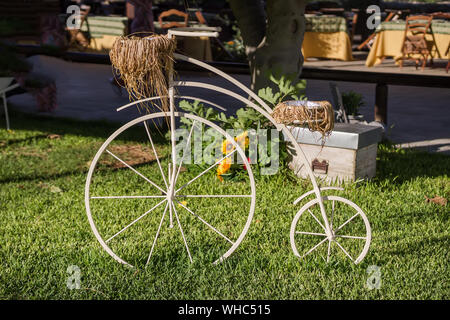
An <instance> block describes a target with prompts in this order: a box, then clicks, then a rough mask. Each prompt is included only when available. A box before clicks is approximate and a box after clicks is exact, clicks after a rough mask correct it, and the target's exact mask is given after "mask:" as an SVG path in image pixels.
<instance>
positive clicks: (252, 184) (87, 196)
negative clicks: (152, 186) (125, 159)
mask: <svg viewBox="0 0 450 320" xmlns="http://www.w3.org/2000/svg"><path fill="white" fill-rule="evenodd" d="M174 115H175V116H176V117H181V116H182V117H186V118H188V119H192V120H195V121H198V122H200V123H203V124H206V125H208V126H210V127H212V128H214V129H216V130H217V131H218V132H220V133H221V134H222V135H224V136H225V138H226V139H227V140H229V141H230V142H231V143H232V144H233V146H234V148H235V150H236V151H237V152H238V153H239V155H240V156H241V158H242V160H243V161H244V164H245V166H246V167H247V172H248V176H249V181H250V187H251V194H250V198H251V203H250V210H249V215H248V217H247V220H246V223H245V225H244V228H243V230H242V232H241V234H240V235H239V237H238V239H237V240H236V241H235V242H234V243H233V245H232V246H231V248H230V249H228V250H227V251H226V252H225V253H224V254H223V255H222V256H221V257H219V258H218V259H217V260H216V261H214V262H213V264H218V263H220V262H222V261H224V260H225V259H226V258H228V257H229V256H230V255H231V254H232V253H233V252H234V251H235V250H236V249H237V247H238V246H239V245H240V244H241V242H242V240H243V239H244V237H245V235H246V234H247V232H248V230H249V228H250V224H251V221H252V219H253V215H254V212H255V205H256V186H255V181H254V176H253V171H252V169H251V166H250V164H249V162H248V160H247V157H246V156H245V153H244V151H243V150H242V149H241V147H240V146H239V144H238V143H237V142H236V141H235V140H234V139H233V137H231V135H229V134H228V133H227V132H226V131H225V130H223V129H222V128H220V127H219V126H217V125H216V124H214V123H213V122H211V121H209V120H206V119H204V118H201V117H198V116H196V115H192V114H187V113H183V112H174ZM168 116H170V113H169V112H158V113H153V114H149V115H145V116H142V117H139V118H136V119H134V120H132V121H130V122H128V123H126V124H124V125H123V126H122V127H120V128H119V129H117V130H116V131H115V132H114V133H113V134H111V135H110V136H109V137H108V139H107V140H106V141H105V142H104V143H103V145H102V146H101V147H100V149H99V150H98V151H97V153H96V155H95V157H94V159H93V160H92V162H91V165H90V167H89V172H88V175H87V178H86V184H85V193H84V201H85V207H86V214H87V217H88V221H89V225H90V226H91V229H92V231H93V233H94V235H95V237H96V238H97V240H98V241H99V243H100V245H101V246H102V247H103V249H104V250H105V251H106V252H107V253H108V254H109V255H110V256H112V257H113V258H114V259H115V260H116V261H118V262H119V263H122V264H124V265H127V266H129V267H132V268H134V266H133V265H131V264H130V263H128V262H127V261H125V260H123V259H122V258H120V257H119V256H118V255H116V254H115V253H114V252H113V250H111V248H110V247H109V246H108V244H107V243H106V242H105V240H103V237H102V236H101V235H100V233H99V231H98V229H97V227H96V225H95V222H94V219H93V217H92V214H91V208H90V183H91V179H92V175H93V173H94V169H95V167H96V165H97V162H98V160H99V158H100V156H101V155H102V154H103V152H104V151H105V150H106V148H107V146H108V145H109V144H110V143H111V141H113V140H114V139H115V138H116V137H117V136H118V135H120V134H121V133H122V132H123V131H125V130H126V129H128V128H130V127H132V126H133V125H135V124H138V123H140V122H144V121H146V120H151V119H154V118H158V117H168ZM166 201H167V200H166ZM163 202H164V201H163ZM160 204H162V202H161V203H160Z"/></svg>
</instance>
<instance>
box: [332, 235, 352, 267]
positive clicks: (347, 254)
mask: <svg viewBox="0 0 450 320" xmlns="http://www.w3.org/2000/svg"><path fill="white" fill-rule="evenodd" d="M334 242H336V244H337V245H338V247H339V248H341V250H342V251H344V253H345V255H346V256H347V257H349V258H350V260H352V262H354V261H353V258H352V256H351V255H350V254H349V253H348V252H347V250H345V249H344V247H342V246H341V244H340V243H339V242H337V241H336V240H335V241H334Z"/></svg>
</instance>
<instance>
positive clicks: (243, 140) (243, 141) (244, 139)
mask: <svg viewBox="0 0 450 320" xmlns="http://www.w3.org/2000/svg"><path fill="white" fill-rule="evenodd" d="M235 140H236V142H237V143H238V144H239V146H240V147H241V148H242V149H243V150H245V148H247V147H248V145H249V138H248V132H247V131H244V132H242V133H241V134H240V135H238V136H237V137H236V138H235Z"/></svg>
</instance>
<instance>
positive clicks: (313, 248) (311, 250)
mask: <svg viewBox="0 0 450 320" xmlns="http://www.w3.org/2000/svg"><path fill="white" fill-rule="evenodd" d="M327 240H328V238H325V239H323V240H322V241H320V242H319V243H318V244H316V245H315V246H314V247H312V248H311V249H310V250H309V251H308V252H307V253H305V254H304V255H303V256H302V257H301V259H303V258H304V257H306V256H307V255H308V254H310V253H311V252H313V251H314V250H316V248H317V247H318V246H320V245H321V244H322V243H324V242H325V241H327Z"/></svg>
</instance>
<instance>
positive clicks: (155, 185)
mask: <svg viewBox="0 0 450 320" xmlns="http://www.w3.org/2000/svg"><path fill="white" fill-rule="evenodd" d="M106 152H108V153H109V154H110V155H111V156H113V157H114V158H116V159H117V160H118V161H120V162H121V163H123V164H124V165H126V166H127V167H128V168H129V169H131V170H132V171H133V172H134V173H136V174H137V175H138V176H140V177H141V178H143V179H144V180H145V181H147V182H148V183H150V184H151V185H152V186H154V187H155V188H157V189H159V190H160V191H161V192H163V193H164V194H166V191H164V190H163V189H161V188H160V187H159V186H158V185H157V184H155V183H154V182H153V181H151V180H150V179H149V178H147V177H146V176H144V175H143V174H142V173H140V172H139V171H137V170H136V169H134V168H133V167H132V166H130V165H129V164H128V163H126V162H125V161H123V160H122V159H120V158H119V157H118V156H116V155H115V154H113V153H112V152H111V151H109V150H108V149H106Z"/></svg>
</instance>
